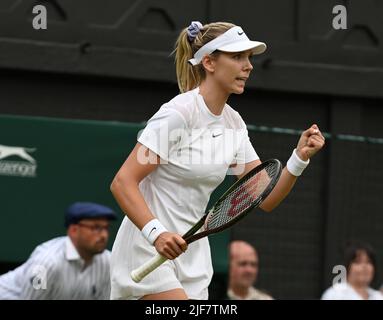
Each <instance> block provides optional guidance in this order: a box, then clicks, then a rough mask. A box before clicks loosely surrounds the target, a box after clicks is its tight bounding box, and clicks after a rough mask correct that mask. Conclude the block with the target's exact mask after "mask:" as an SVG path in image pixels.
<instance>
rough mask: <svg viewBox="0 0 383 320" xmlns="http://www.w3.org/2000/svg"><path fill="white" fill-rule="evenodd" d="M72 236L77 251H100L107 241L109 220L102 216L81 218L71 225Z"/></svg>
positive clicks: (95, 252)
mask: <svg viewBox="0 0 383 320" xmlns="http://www.w3.org/2000/svg"><path fill="white" fill-rule="evenodd" d="M71 228H72V238H73V240H74V243H75V244H76V247H77V249H78V250H79V251H82V252H86V253H87V254H90V255H94V254H98V253H102V252H103V251H104V250H105V248H106V245H107V243H108V237H109V221H108V220H107V219H104V218H97V219H82V220H81V221H80V222H79V223H78V224H74V225H71Z"/></svg>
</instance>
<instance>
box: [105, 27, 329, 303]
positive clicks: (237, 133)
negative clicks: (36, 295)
mask: <svg viewBox="0 0 383 320" xmlns="http://www.w3.org/2000/svg"><path fill="white" fill-rule="evenodd" d="M265 50H266V45H265V43H263V42H259V41H251V40H249V38H248V37H247V36H246V34H245V32H244V31H243V30H242V28H241V27H239V26H235V25H233V24H230V23H225V22H217V23H210V24H206V25H202V24H201V23H200V22H195V21H194V22H192V23H191V25H190V26H189V27H187V28H185V29H184V30H182V31H181V33H180V35H179V37H178V40H177V42H176V48H175V62H176V72H177V80H178V85H179V88H180V91H181V93H180V94H179V95H177V96H176V97H174V98H173V99H172V100H171V101H169V102H167V103H165V104H164V105H162V106H161V108H160V109H159V110H158V111H157V113H155V114H154V116H153V117H152V118H151V119H149V121H148V122H147V125H146V127H145V129H144V130H143V131H142V133H141V135H140V136H139V138H138V142H137V144H136V146H135V147H134V149H133V151H132V152H131V153H130V155H129V156H128V158H127V160H126V161H125V163H124V164H123V165H122V167H121V168H120V170H119V171H118V172H117V174H116V176H115V178H114V180H113V182H112V184H111V191H112V193H113V195H114V197H115V199H116V201H117V202H118V204H119V206H120V207H121V209H122V210H123V212H124V213H125V214H126V217H125V218H124V220H123V222H122V224H121V226H120V229H119V231H118V234H117V236H116V239H115V242H114V245H113V250H112V260H111V286H112V290H111V291H112V292H111V298H112V299H207V298H208V286H209V284H210V281H211V278H212V274H213V269H212V261H211V255H210V247H209V242H208V238H207V237H205V238H202V239H201V240H198V241H196V242H194V243H192V244H190V246H189V247H188V246H187V244H186V242H185V240H184V239H183V238H182V237H181V235H182V234H183V233H184V232H186V231H187V230H189V229H190V227H192V226H193V225H194V224H195V223H196V222H197V221H198V220H199V219H200V218H201V216H202V215H203V214H204V212H205V209H206V206H207V204H208V201H209V197H210V194H211V193H212V192H213V191H214V189H215V188H216V187H217V186H218V185H219V184H220V183H221V182H222V181H223V180H224V178H225V176H226V174H227V173H228V172H230V173H232V174H235V175H237V176H238V177H242V176H244V175H245V174H246V173H247V172H249V171H250V170H251V169H253V168H254V167H256V166H257V165H259V164H260V163H261V161H260V159H259V157H258V155H257V153H256V151H255V150H254V148H253V146H252V144H251V142H250V139H249V137H248V132H247V130H246V125H245V123H244V121H243V120H242V118H241V116H240V115H239V114H238V112H236V111H235V110H234V109H232V108H231V107H230V106H229V105H228V104H227V103H226V102H227V100H228V98H229V96H230V95H231V94H241V93H243V91H244V88H245V84H246V81H247V79H248V78H249V76H250V73H251V71H252V70H253V66H252V64H251V57H252V56H253V55H257V54H261V53H263V52H264V51H265ZM323 145H324V137H323V136H322V134H321V132H320V130H319V128H318V127H317V125H315V124H314V125H312V126H311V127H310V128H309V129H307V130H306V131H304V132H303V133H302V135H301V137H300V139H299V141H298V144H297V146H296V147H295V148H294V150H293V152H292V155H291V157H290V159H289V160H288V162H287V165H286V167H285V168H284V169H283V172H282V175H281V177H280V179H279V181H278V183H277V185H276V186H275V188H274V190H273V191H272V192H271V193H270V195H269V196H268V197H267V198H266V199H265V200H264V202H263V203H262V204H261V208H262V209H263V210H265V211H270V210H272V209H273V208H275V207H276V206H277V205H278V204H279V203H280V202H281V201H282V200H283V199H284V198H285V197H286V195H287V194H288V193H289V192H290V190H291V189H292V187H293V185H294V183H295V181H296V179H297V177H298V176H300V175H301V173H302V172H303V170H304V169H305V168H306V166H307V165H308V164H309V161H310V158H311V157H312V156H313V155H314V154H315V153H317V152H318V151H319V150H320V149H321V148H322V147H323ZM187 247H188V248H187ZM186 249H187V250H186ZM157 252H158V253H160V254H161V255H163V256H164V257H166V258H168V259H170V260H168V261H166V262H165V263H163V264H162V265H161V266H160V267H158V268H157V269H156V270H155V271H153V272H152V273H150V274H149V275H148V276H147V277H146V278H144V279H143V280H142V281H141V282H139V283H135V282H134V281H133V280H132V279H131V277H130V273H131V271H132V270H134V269H136V268H137V267H140V266H141V265H142V264H144V263H145V262H146V261H148V260H149V259H151V258H152V257H153V256H154V255H155V254H156V253H157ZM184 252H185V253H184ZM177 257H178V258H177ZM175 258H177V259H175Z"/></svg>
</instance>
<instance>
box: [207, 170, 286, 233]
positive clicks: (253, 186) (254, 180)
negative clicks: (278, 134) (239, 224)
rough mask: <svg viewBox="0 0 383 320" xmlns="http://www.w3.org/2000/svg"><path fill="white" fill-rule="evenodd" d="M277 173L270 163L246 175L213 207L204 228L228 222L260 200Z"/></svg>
mask: <svg viewBox="0 0 383 320" xmlns="http://www.w3.org/2000/svg"><path fill="white" fill-rule="evenodd" d="M277 174H278V168H277V167H276V166H274V165H272V164H270V165H268V166H266V167H265V168H264V169H263V170H261V171H259V172H257V173H256V174H254V175H252V176H249V177H247V178H246V179H245V180H244V181H243V182H242V183H240V184H238V186H237V187H236V188H234V189H233V190H232V191H231V192H230V193H229V194H228V195H227V196H226V198H225V199H224V200H223V201H222V202H220V203H219V204H218V205H217V206H216V207H215V208H214V209H213V211H212V212H211V213H210V214H209V217H208V218H207V220H206V224H205V229H210V230H211V229H215V228H219V227H221V226H223V225H225V224H227V223H229V222H230V221H231V220H233V219H234V218H236V217H237V216H238V215H240V214H241V213H243V212H245V211H246V210H247V209H248V208H249V207H251V206H252V205H254V203H256V202H257V201H260V200H261V195H262V194H263V192H264V191H265V189H266V188H267V186H268V185H269V183H270V181H271V180H272V178H273V177H275V176H276V175H277Z"/></svg>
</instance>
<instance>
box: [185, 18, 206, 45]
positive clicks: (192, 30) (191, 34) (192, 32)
mask: <svg viewBox="0 0 383 320" xmlns="http://www.w3.org/2000/svg"><path fill="white" fill-rule="evenodd" d="M202 28H203V25H202V23H201V22H199V21H192V23H191V24H190V26H189V27H188V29H187V33H188V39H189V41H190V42H193V41H194V39H195V38H196V36H197V34H198V33H199V32H200V30H201V29H202Z"/></svg>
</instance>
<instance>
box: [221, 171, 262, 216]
mask: <svg viewBox="0 0 383 320" xmlns="http://www.w3.org/2000/svg"><path fill="white" fill-rule="evenodd" d="M260 177H261V175H260V174H259V175H256V176H255V177H254V179H252V180H249V181H248V182H246V183H244V185H243V189H244V190H243V189H239V190H238V191H237V192H236V193H235V194H234V196H233V198H232V199H231V200H230V204H231V207H230V210H229V211H228V213H227V215H228V216H229V217H235V216H236V215H237V214H238V213H240V212H241V211H243V208H244V207H246V206H248V205H249V204H251V202H252V201H253V200H254V199H255V198H256V197H257V193H256V191H257V186H258V182H259V180H260Z"/></svg>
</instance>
